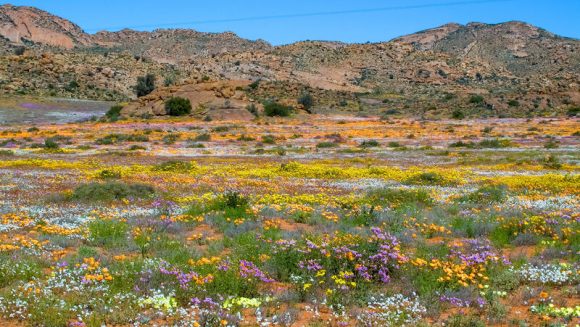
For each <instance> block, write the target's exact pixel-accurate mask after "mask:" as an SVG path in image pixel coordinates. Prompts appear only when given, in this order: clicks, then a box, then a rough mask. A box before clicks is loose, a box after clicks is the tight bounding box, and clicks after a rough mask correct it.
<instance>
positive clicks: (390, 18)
mask: <svg viewBox="0 0 580 327" xmlns="http://www.w3.org/2000/svg"><path fill="white" fill-rule="evenodd" d="M10 3H12V4H14V5H27V6H35V7H38V8H40V9H43V10H47V11H49V12H51V13H53V14H56V15H58V16H62V17H64V18H67V19H69V20H71V21H73V22H75V23H77V24H79V25H80V26H81V27H82V28H83V29H85V30H86V31H87V32H91V33H94V32H96V31H98V30H103V29H106V30H119V29H121V28H123V27H130V28H133V29H137V30H153V29H155V28H157V27H163V28H172V27H178V28H193V29H196V30H199V31H204V32H223V31H233V32H235V33H237V34H238V35H240V36H242V37H244V38H248V39H264V40H266V41H269V42H271V43H273V44H286V43H291V42H295V41H299V40H336V41H345V42H367V41H371V42H377V41H386V40H390V39H392V38H394V37H397V36H400V35H404V34H409V33H413V32H417V31H420V30H423V29H427V28H431V27H435V26H439V25H442V24H445V23H448V22H457V23H467V22H472V21H477V22H484V23H499V22H505V21H509V20H521V21H526V22H529V23H531V24H534V25H537V26H540V27H542V28H545V29H547V30H549V31H551V32H554V33H556V34H560V35H563V36H568V37H575V38H580V0H383V1H378V0H357V1H346V0H324V1H322V0H291V1H277V0H268V1H266V0H244V1H242V0H220V1H216V0H213V1H207V0H206V1H199V0H141V1H134V0H131V1H129V0H99V1H85V0H58V1H55V0H36V1H34V0H28V1H27V0H13V1H11V2H10ZM374 9H377V10H374ZM301 15H303V16H301Z"/></svg>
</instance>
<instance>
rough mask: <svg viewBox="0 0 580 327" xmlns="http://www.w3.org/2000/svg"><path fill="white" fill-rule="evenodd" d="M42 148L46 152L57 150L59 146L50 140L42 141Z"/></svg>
mask: <svg viewBox="0 0 580 327" xmlns="http://www.w3.org/2000/svg"><path fill="white" fill-rule="evenodd" d="M44 148H45V149H47V150H58V149H60V146H59V145H58V143H56V142H55V141H54V139H52V138H48V139H46V140H44Z"/></svg>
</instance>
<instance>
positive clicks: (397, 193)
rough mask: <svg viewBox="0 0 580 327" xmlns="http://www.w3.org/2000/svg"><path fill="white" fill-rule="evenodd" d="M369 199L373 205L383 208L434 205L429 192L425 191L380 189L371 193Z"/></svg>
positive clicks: (368, 195)
mask: <svg viewBox="0 0 580 327" xmlns="http://www.w3.org/2000/svg"><path fill="white" fill-rule="evenodd" d="M367 197H368V199H369V200H370V202H371V204H374V205H381V206H384V205H392V206H394V207H399V206H406V205H411V204H419V205H430V204H432V203H433V199H432V198H431V195H430V194H429V192H427V191H426V190H423V189H418V190H413V189H394V188H380V189H375V190H371V191H369V192H368V194H367Z"/></svg>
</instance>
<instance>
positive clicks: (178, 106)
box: [165, 97, 191, 116]
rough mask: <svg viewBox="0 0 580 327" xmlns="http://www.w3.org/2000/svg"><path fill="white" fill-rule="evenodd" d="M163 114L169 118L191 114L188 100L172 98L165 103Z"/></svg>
mask: <svg viewBox="0 0 580 327" xmlns="http://www.w3.org/2000/svg"><path fill="white" fill-rule="evenodd" d="M165 112H167V114H168V115H170V116H185V115H189V114H190V113H191V101H189V99H185V98H180V97H173V98H171V99H169V100H167V101H166V102H165Z"/></svg>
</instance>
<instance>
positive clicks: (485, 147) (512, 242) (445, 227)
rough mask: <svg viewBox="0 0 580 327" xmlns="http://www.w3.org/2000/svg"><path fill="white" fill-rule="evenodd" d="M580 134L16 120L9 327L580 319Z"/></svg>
mask: <svg viewBox="0 0 580 327" xmlns="http://www.w3.org/2000/svg"><path fill="white" fill-rule="evenodd" d="M579 144H580V125H579V124H578V120H577V119H574V118H568V119H564V118H562V119H556V118H555V119H547V118H545V119H543V118H538V119H528V120H526V119H488V120H483V119H482V120H450V121H415V120H411V119H401V120H396V119H394V120H379V119H378V118H359V117H347V116H345V117H336V116H334V117H323V116H314V115H313V116H309V117H294V118H262V119H258V120H255V121H252V122H249V123H248V122H223V121H222V122H201V121H191V120H186V119H183V118H175V119H150V120H134V121H133V120H125V121H118V122H115V123H106V122H85V123H70V124H63V125H51V124H42V125H36V126H19V125H13V126H0V257H1V260H0V317H1V318H0V325H2V326H4V325H5V326H26V325H32V326H103V325H107V326H431V325H435V326H494V325H496V326H505V325H513V326H542V325H545V326H576V325H577V324H579V323H580V296H579V292H580V287H579V281H580V278H579V277H578V276H579V274H578V270H579V268H580V264H579V261H578V258H579V254H580V252H579V251H580V246H579V245H580V237H579V231H580V229H579V227H580V198H579V196H580V175H579V174H578V173H579V167H578V162H580V151H578V145H579Z"/></svg>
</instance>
